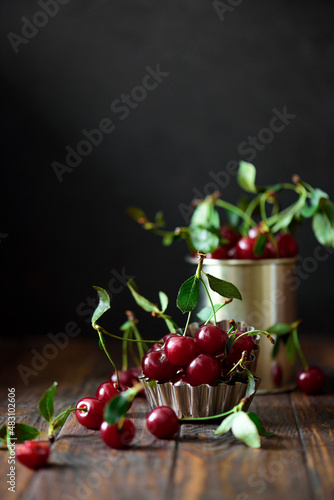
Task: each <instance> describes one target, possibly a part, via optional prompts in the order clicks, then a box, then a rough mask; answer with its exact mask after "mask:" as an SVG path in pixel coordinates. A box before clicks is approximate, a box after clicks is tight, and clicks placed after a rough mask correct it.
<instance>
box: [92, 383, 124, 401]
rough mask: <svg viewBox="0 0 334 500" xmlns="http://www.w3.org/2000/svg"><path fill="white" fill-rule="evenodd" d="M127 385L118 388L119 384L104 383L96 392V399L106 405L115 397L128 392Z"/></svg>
mask: <svg viewBox="0 0 334 500" xmlns="http://www.w3.org/2000/svg"><path fill="white" fill-rule="evenodd" d="M127 389H128V387H125V385H120V386H119V387H118V386H117V382H103V383H102V384H101V385H100V386H99V387H98V388H97V390H96V395H95V396H96V397H97V399H99V400H100V401H103V402H104V403H108V401H110V400H111V399H112V398H113V397H114V396H117V395H119V394H120V393H121V392H123V391H126V390H127Z"/></svg>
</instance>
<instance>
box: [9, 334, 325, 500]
mask: <svg viewBox="0 0 334 500" xmlns="http://www.w3.org/2000/svg"><path fill="white" fill-rule="evenodd" d="M38 342H40V343H38ZM33 345H35V346H37V347H36V348H38V346H43V339H42V340H38V341H36V343H35V344H33ZM13 348H15V356H14V354H13V353H11V350H10V352H9V354H8V351H7V357H8V359H11V360H13V359H15V363H14V365H13V364H10V363H5V362H4V364H3V365H2V368H5V369H4V370H3V373H2V376H1V382H2V384H1V385H2V389H3V390H2V397H1V400H0V408H1V423H3V422H4V421H5V418H6V407H7V393H6V391H7V387H8V386H14V387H16V388H17V420H18V421H21V422H26V423H29V424H30V425H34V426H36V427H38V428H39V429H45V428H46V424H44V423H43V421H42V419H41V417H40V416H39V415H38V413H37V411H36V407H37V403H38V400H39V398H40V396H41V394H42V393H43V391H44V390H45V389H46V388H47V387H48V386H49V385H50V384H51V383H52V382H53V381H54V380H57V381H58V382H59V386H58V389H57V392H56V396H55V409H56V411H61V410H63V409H64V408H66V407H67V406H69V405H75V403H76V402H77V401H78V400H79V399H81V398H82V397H84V396H89V395H90V396H94V395H95V391H96V388H97V387H98V385H99V384H100V383H101V382H102V381H104V380H106V379H107V378H108V376H109V374H110V371H111V370H110V367H109V364H108V361H107V360H106V359H105V357H104V354H103V353H102V351H100V350H99V349H98V348H97V346H96V344H95V343H91V342H80V341H78V340H77V339H73V341H71V342H70V344H69V346H68V347H67V348H66V349H64V350H63V351H61V352H59V354H58V356H57V357H56V358H55V359H54V360H50V362H49V363H48V365H47V367H46V368H45V369H44V370H43V371H41V373H39V374H38V376H36V377H32V378H31V379H30V382H29V384H28V385H27V386H26V385H24V383H23V382H22V379H20V376H19V374H18V372H17V370H16V366H17V364H18V363H29V360H30V358H31V356H30V354H29V349H28V350H27V348H26V345H25V346H23V345H22V346H21V347H20V346H18V345H17V344H15V345H14V344H13ZM329 351H330V349H329V348H327V352H326V355H325V356H324V359H325V368H326V370H327V375H333V372H332V370H331V365H330V359H333V354H334V349H333V348H331V354H329V353H328V352H329ZM115 352H117V349H116V351H115ZM318 355H319V356H321V350H319V349H318ZM330 356H332V357H330ZM1 359H3V356H2V357H1V358H0V360H1ZM0 362H1V361H0ZM329 380H330V377H329ZM250 410H251V411H255V412H256V413H257V414H258V416H259V417H260V419H261V421H262V423H263V424H264V426H265V427H266V429H267V430H271V431H273V432H274V433H275V436H274V437H272V438H261V441H262V448H261V449H259V450H253V449H250V448H247V447H246V446H245V445H243V444H241V443H240V442H238V441H237V440H236V439H234V437H233V436H232V435H231V433H228V434H227V435H224V436H215V435H214V430H215V428H216V424H214V425H213V424H210V425H208V424H196V425H195V424H183V425H182V429H181V433H180V436H179V437H178V438H176V439H173V440H158V439H156V438H154V437H153V436H151V435H150V434H149V433H148V431H147V430H146V424H145V419H146V415H147V413H148V411H149V408H148V405H147V402H146V400H145V399H142V398H137V399H136V400H135V402H134V404H133V407H132V408H131V410H130V412H129V416H130V418H133V419H134V421H135V424H136V428H137V433H136V438H135V441H134V443H133V445H132V446H131V447H130V448H129V449H126V450H118V451H116V450H112V449H110V448H108V447H107V446H106V445H105V444H104V443H103V441H102V440H101V439H100V437H99V433H98V431H90V430H87V429H85V428H83V427H82V426H80V425H79V424H78V422H77V420H76V418H75V415H73V414H71V415H70V417H69V418H68V419H67V422H66V424H65V426H64V427H63V429H62V430H61V432H60V434H59V435H58V438H57V441H56V443H55V444H54V445H53V449H52V454H51V458H50V463H49V465H48V467H46V468H44V469H41V470H38V471H36V472H32V471H30V470H28V469H26V468H25V467H23V466H21V465H20V464H19V463H17V481H16V493H15V494H13V493H10V492H8V491H7V485H6V482H5V476H6V474H7V472H8V464H7V456H8V452H6V451H5V450H3V451H1V453H0V468H1V484H0V498H1V500H7V498H8V499H9V498H16V499H19V500H74V499H76V500H79V499H80V500H86V499H87V500H89V499H99V500H107V499H108V500H109V499H116V500H123V499H124V500H127V499H139V500H141V499H145V500H151V499H152V500H153V499H154V500H160V499H161V500H174V499H175V500H178V499H186V500H187V499H188V498H190V499H192V500H197V499H198V500H199V499H205V500H216V499H217V500H218V499H222V500H225V499H228V500H234V499H235V500H250V499H251V500H252V499H257V500H262V499H263V500H285V499H289V498H292V497H293V498H294V499H295V500H311V499H312V500H313V499H315V500H318V499H319V500H320V499H321V500H322V499H325V500H327V498H328V499H329V498H333V497H334V487H333V484H334V483H333V478H334V470H333V461H334V451H333V450H334V446H333V444H334V431H333V428H334V425H333V424H334V396H333V390H332V387H331V386H330V385H328V384H327V386H326V391H325V392H324V394H322V395H320V396H306V395H303V394H301V393H299V392H298V391H295V392H293V393H291V394H279V395H263V396H256V397H255V398H254V401H253V404H252V407H251V408H250Z"/></svg>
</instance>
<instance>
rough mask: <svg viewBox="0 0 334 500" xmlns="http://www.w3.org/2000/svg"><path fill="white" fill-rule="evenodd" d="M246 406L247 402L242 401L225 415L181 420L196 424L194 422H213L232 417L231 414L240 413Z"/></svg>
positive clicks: (181, 419) (180, 419)
mask: <svg viewBox="0 0 334 500" xmlns="http://www.w3.org/2000/svg"><path fill="white" fill-rule="evenodd" d="M244 404H245V401H240V403H239V404H237V405H236V406H234V408H232V410H229V411H226V412H225V413H219V414H218V415H211V416H210V417H189V418H179V421H180V422H194V421H202V420H213V419H216V418H221V417H226V416H227V415H231V413H237V412H238V411H242V408H243V406H244Z"/></svg>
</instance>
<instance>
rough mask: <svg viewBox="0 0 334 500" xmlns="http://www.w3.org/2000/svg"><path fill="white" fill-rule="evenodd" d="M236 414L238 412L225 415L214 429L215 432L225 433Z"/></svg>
mask: <svg viewBox="0 0 334 500" xmlns="http://www.w3.org/2000/svg"><path fill="white" fill-rule="evenodd" d="M237 415H238V413H232V414H231V415H228V416H227V417H225V418H224V420H223V421H222V423H221V424H220V425H219V427H218V428H217V429H216V430H215V434H226V432H228V431H229V430H230V429H231V427H232V424H233V420H234V419H235V418H236V416H237Z"/></svg>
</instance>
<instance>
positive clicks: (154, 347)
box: [148, 342, 163, 352]
mask: <svg viewBox="0 0 334 500" xmlns="http://www.w3.org/2000/svg"><path fill="white" fill-rule="evenodd" d="M162 347H163V344H160V343H159V342H155V343H154V344H153V345H152V347H151V348H150V349H149V351H148V352H153V351H160V350H161V349H162Z"/></svg>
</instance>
